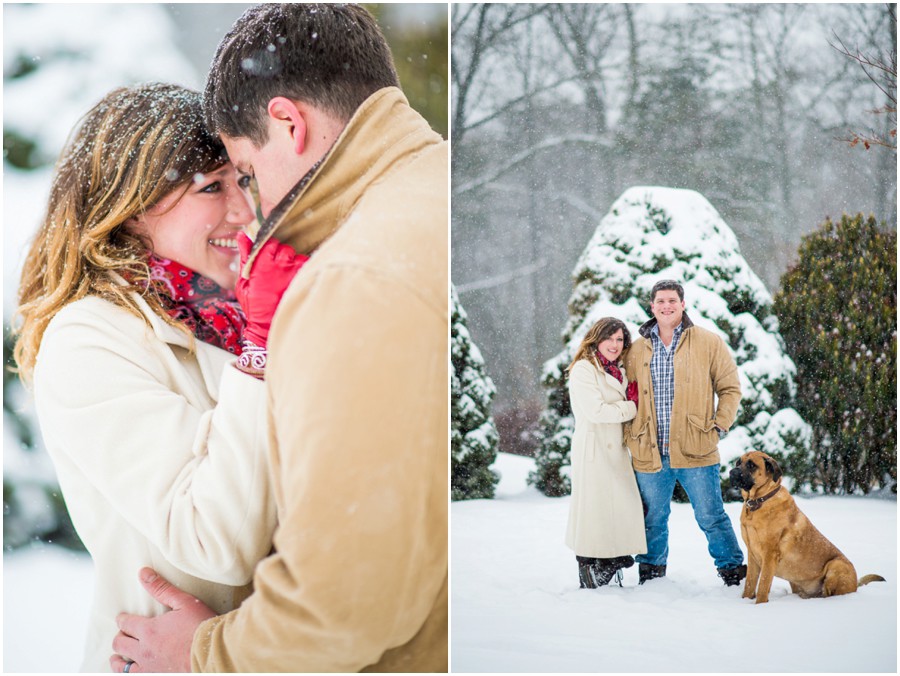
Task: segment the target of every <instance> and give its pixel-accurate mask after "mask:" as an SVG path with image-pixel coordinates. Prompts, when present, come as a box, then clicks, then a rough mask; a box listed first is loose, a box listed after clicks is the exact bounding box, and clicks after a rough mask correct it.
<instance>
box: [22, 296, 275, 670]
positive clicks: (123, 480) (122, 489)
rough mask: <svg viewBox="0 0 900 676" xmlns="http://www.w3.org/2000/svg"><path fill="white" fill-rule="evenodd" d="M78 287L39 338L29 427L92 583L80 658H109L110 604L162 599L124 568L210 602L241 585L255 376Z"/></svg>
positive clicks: (268, 521)
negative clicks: (34, 422) (36, 424)
mask: <svg viewBox="0 0 900 676" xmlns="http://www.w3.org/2000/svg"><path fill="white" fill-rule="evenodd" d="M135 298H137V301H138V303H139V305H140V307H141V309H142V311H143V312H144V314H145V315H146V316H147V317H148V318H149V319H150V323H151V326H152V328H150V327H148V326H147V325H146V323H145V322H143V321H142V320H141V319H140V318H138V317H136V316H134V315H132V314H130V313H128V312H127V311H125V310H124V309H122V308H119V307H117V306H115V305H113V304H112V303H110V302H108V301H106V300H103V299H101V298H98V297H93V296H89V297H87V298H84V299H82V300H79V301H76V302H74V303H71V304H70V305H67V306H66V307H65V308H63V309H62V310H61V311H60V312H59V313H58V314H57V315H56V316H55V317H54V318H53V320H52V321H51V322H50V324H49V326H48V327H47V330H46V332H45V334H44V337H43V340H42V341H41V347H40V351H39V354H38V360H37V365H36V368H35V371H34V397H35V403H36V406H37V413H38V418H39V421H40V426H41V433H42V435H43V438H44V442H45V444H46V447H47V450H48V451H49V454H50V456H51V458H52V459H53V462H54V464H55V466H56V471H57V475H58V478H59V483H60V486H61V488H62V492H63V496H64V497H65V500H66V505H67V506H68V509H69V513H70V515H71V517H72V521H73V523H74V525H75V528H76V530H77V531H78V534H79V536H80V537H81V539H82V541H83V542H84V544H85V546H86V547H87V549H88V551H89V552H90V553H91V556H92V558H93V560H94V569H95V573H96V586H95V591H94V600H93V607H92V609H91V616H90V624H89V626H88V627H87V633H88V639H87V647H86V653H85V657H84V662H83V664H82V670H83V671H100V672H108V671H109V657H110V654H111V653H112V640H113V637H114V636H115V635H116V632H117V631H118V628H117V627H116V621H115V620H116V615H117V614H118V613H120V612H128V613H135V614H138V615H158V614H160V613H162V612H163V611H164V608H163V606H161V605H159V604H158V603H156V602H155V601H154V600H153V599H152V598H151V597H150V596H149V595H148V594H147V593H146V592H145V591H144V589H143V588H142V587H141V585H140V583H139V582H138V578H137V574H138V570H139V569H140V568H141V567H142V566H150V567H152V568H154V569H156V570H157V571H158V572H159V573H161V574H162V575H163V576H164V577H165V578H167V579H168V580H170V581H171V582H172V583H173V584H175V585H177V586H178V587H180V588H181V589H183V590H185V591H187V592H189V593H191V594H193V595H195V596H197V597H199V598H200V599H201V600H202V601H203V602H204V603H206V604H207V605H209V606H211V607H212V608H213V609H215V610H216V611H217V612H227V611H229V610H231V609H232V608H234V607H236V606H237V605H238V604H239V603H240V601H241V600H242V599H243V598H244V597H246V596H247V595H248V594H249V591H250V590H249V588H248V587H246V585H247V584H248V583H249V582H250V580H251V577H252V574H253V569H254V567H255V566H256V563H257V562H258V561H259V560H260V559H261V558H263V557H264V556H265V555H266V554H268V553H269V551H270V550H271V546H272V534H273V531H274V528H275V505H274V499H273V496H272V494H271V488H270V483H269V480H268V464H267V454H266V452H265V450H266V445H267V438H266V434H267V432H266V403H265V389H264V385H263V383H262V382H261V381H258V380H256V379H255V378H253V377H251V376H248V375H246V374H244V373H241V372H239V371H238V370H237V369H235V368H234V367H233V366H231V365H229V362H231V361H233V360H234V355H232V354H230V353H228V352H226V351H225V350H222V349H219V348H217V347H214V346H211V345H208V344H206V343H203V342H200V341H196V343H195V344H196V350H197V351H196V354H191V353H190V351H189V349H188V348H189V345H190V337H189V336H188V335H187V334H185V333H183V332H181V331H179V330H178V329H176V328H174V327H172V326H170V325H168V324H166V323H165V322H164V321H163V320H162V319H161V318H159V317H157V316H156V315H155V314H154V313H153V311H152V310H151V309H150V308H149V306H147V304H146V303H145V302H144V301H143V300H142V299H140V298H139V297H137V296H135Z"/></svg>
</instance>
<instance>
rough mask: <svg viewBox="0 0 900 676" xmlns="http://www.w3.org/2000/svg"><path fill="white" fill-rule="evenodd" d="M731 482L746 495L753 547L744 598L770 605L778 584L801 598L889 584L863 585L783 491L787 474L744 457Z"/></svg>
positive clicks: (758, 458) (758, 455)
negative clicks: (782, 583)
mask: <svg viewBox="0 0 900 676" xmlns="http://www.w3.org/2000/svg"><path fill="white" fill-rule="evenodd" d="M729 477H730V479H731V485H732V486H737V487H738V488H740V489H741V493H742V494H743V496H744V508H743V509H742V510H741V535H742V536H743V538H744V544H746V545H747V579H746V581H745V583H744V594H743V598H745V599H752V598H755V599H756V602H757V603H766V602H767V601H768V600H769V590H770V589H771V588H772V578H773V577H774V576H776V575H777V576H778V577H780V578H782V579H785V580H787V581H788V582H790V584H791V591H793V592H794V593H795V594H799V595H800V597H801V598H812V597H818V596H835V595H837V594H849V593H850V592H855V591H856V589H857V587H858V586H860V585H864V584H867V583H869V582H875V581H876V580H877V581H880V582H884V578H883V577H881V576H880V575H866V576H865V577H863V578H862V579H860V580H859V581H857V579H856V569H855V568H854V567H853V564H852V563H850V561H849V560H848V559H847V557H846V556H844V555H843V554H841V552H840V550H839V549H838V548H837V547H835V546H834V545H833V544H831V542H829V541H828V539H827V538H826V537H825V536H824V535H822V534H821V533H820V532H819V531H818V530H817V529H816V527H815V526H813V525H812V524H811V523H810V521H809V519H807V518H806V515H805V514H804V513H803V512H801V511H800V509H799V508H798V507H797V504H796V503H795V502H794V498H793V497H791V494H790V493H788V491H787V489H786V488H784V487H782V485H781V468H780V467H779V466H778V463H776V462H775V461H774V460H773V459H772V458H771V457H769V456H768V455H766V454H765V453H762V452H760V451H751V452H750V453H745V454H744V455H742V456H741V458H740V460H739V461H738V463H737V464H736V465H735V467H734V469H732V470H731V472H730V474H729Z"/></svg>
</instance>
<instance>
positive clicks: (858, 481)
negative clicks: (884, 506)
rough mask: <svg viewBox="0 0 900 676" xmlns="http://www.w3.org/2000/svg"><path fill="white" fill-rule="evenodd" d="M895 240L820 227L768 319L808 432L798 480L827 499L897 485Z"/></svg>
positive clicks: (864, 228)
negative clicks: (790, 362)
mask: <svg viewBox="0 0 900 676" xmlns="http://www.w3.org/2000/svg"><path fill="white" fill-rule="evenodd" d="M896 282H897V233H896V231H893V230H890V231H886V230H880V229H879V228H878V224H877V222H876V220H875V218H874V216H870V217H869V218H865V217H864V216H863V215H862V214H858V215H856V216H853V217H851V216H848V215H846V214H844V216H843V217H842V218H841V220H840V222H837V223H834V222H832V221H831V220H830V219H827V220H826V221H825V222H824V223H823V224H822V226H821V227H820V228H819V229H818V230H817V231H816V232H814V233H812V234H811V235H808V236H806V237H805V238H804V239H803V243H802V244H801V246H800V258H799V261H798V262H797V264H796V265H794V266H793V267H792V268H791V269H790V270H788V272H787V273H785V275H784V276H783V277H782V279H781V291H780V292H779V293H778V294H777V295H776V297H775V312H776V314H777V315H778V318H779V320H780V321H781V327H782V335H783V336H784V340H785V342H786V344H787V348H788V352H789V353H790V354H791V356H792V357H793V359H794V361H795V362H796V364H797V385H798V394H797V408H798V410H799V411H800V413H801V415H803V417H804V418H805V419H806V420H808V421H809V422H810V424H811V425H812V428H813V439H814V443H813V448H814V449H815V458H814V460H815V462H814V463H810V464H809V465H808V466H806V467H804V468H803V469H804V470H805V471H806V472H807V473H808V475H807V477H806V479H807V480H808V481H809V482H811V483H814V484H817V485H821V486H822V487H823V489H824V490H825V491H826V492H829V493H835V492H843V493H849V492H852V491H855V490H862V491H863V492H865V493H867V492H868V491H869V490H870V489H872V488H874V487H876V486H885V485H892V486H893V488H894V490H895V491H896V482H897V406H896V404H897V286H896Z"/></svg>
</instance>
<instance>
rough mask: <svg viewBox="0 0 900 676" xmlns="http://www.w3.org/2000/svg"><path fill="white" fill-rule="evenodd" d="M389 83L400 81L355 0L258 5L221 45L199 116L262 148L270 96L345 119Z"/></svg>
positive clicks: (369, 19) (367, 16) (388, 52)
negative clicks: (349, 0)
mask: <svg viewBox="0 0 900 676" xmlns="http://www.w3.org/2000/svg"><path fill="white" fill-rule="evenodd" d="M391 86H395V87H396V86H399V79H398V78H397V71H396V69H395V68H394V59H393V57H392V55H391V50H390V47H388V44H387V41H386V40H385V38H384V35H383V34H382V32H381V29H380V28H379V27H378V24H377V23H376V22H375V19H374V17H373V16H372V15H371V14H369V12H367V11H366V10H365V9H363V8H362V7H360V6H359V5H347V4H339V5H331V4H314V3H284V4H281V3H273V4H262V5H257V6H255V7H252V8H250V9H248V10H247V11H246V12H244V14H243V15H242V16H241V17H240V18H239V19H238V20H237V21H236V22H235V24H234V26H232V27H231V30H230V31H229V32H228V34H227V35H226V36H225V37H224V38H222V41H221V42H220V43H219V48H218V50H217V51H216V55H215V57H214V58H213V62H212V66H211V68H210V72H209V77H208V78H207V80H206V90H205V92H204V95H203V113H204V117H205V119H206V124H207V126H208V127H209V129H210V131H211V132H212V133H214V134H216V135H222V134H225V135H227V136H231V137H235V138H249V139H250V140H251V141H253V143H254V144H256V145H257V146H261V145H263V144H264V143H265V142H266V140H267V138H268V132H267V125H266V119H267V107H268V105H269V101H270V100H272V99H273V98H275V97H276V96H284V97H287V98H289V99H295V100H300V101H304V102H305V103H308V104H311V105H314V106H316V107H318V108H321V109H323V110H325V111H326V112H328V113H329V114H331V115H333V116H335V117H337V118H339V119H341V120H343V121H345V122H346V121H347V120H349V119H350V118H351V117H352V116H353V113H354V112H355V111H356V109H357V108H358V107H359V105H360V104H361V103H362V102H363V101H365V100H366V99H367V98H368V97H369V96H371V95H372V94H373V93H375V92H376V91H378V90H379V89H382V88H383V87H391Z"/></svg>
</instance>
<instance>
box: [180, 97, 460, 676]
mask: <svg viewBox="0 0 900 676" xmlns="http://www.w3.org/2000/svg"><path fill="white" fill-rule="evenodd" d="M448 159H449V158H448V147H447V143H445V142H444V141H442V140H441V138H440V136H439V135H438V134H436V133H434V132H433V131H432V130H431V129H430V128H429V126H428V124H427V122H426V121H425V120H424V119H423V118H422V117H421V116H420V115H419V114H418V113H416V112H415V111H414V110H413V109H412V108H410V107H409V104H408V103H407V101H406V99H405V97H404V96H403V94H402V93H401V92H400V90H399V89H396V88H394V87H389V88H386V89H382V90H380V91H378V92H376V93H375V94H373V95H372V96H371V97H370V98H369V99H368V100H366V101H365V102H364V103H363V104H362V105H361V107H360V108H359V109H358V110H357V112H356V114H355V115H354V117H353V118H352V119H351V120H350V122H349V123H348V125H347V127H346V128H345V130H344V131H343V133H342V134H341V136H340V137H339V138H338V140H337V142H336V144H335V146H334V147H333V149H332V150H331V152H330V153H329V155H328V156H327V159H326V160H325V161H324V162H323V163H322V164H321V165H320V167H319V168H318V170H317V172H316V173H315V175H314V177H313V178H312V180H311V181H310V182H309V183H307V184H305V187H304V188H302V189H298V190H296V191H292V194H290V195H288V197H287V198H286V201H285V202H283V203H282V205H280V206H279V207H276V209H275V210H274V211H273V214H272V216H270V218H269V220H268V221H267V222H266V223H265V224H263V226H262V228H261V231H260V234H259V236H258V237H257V241H256V242H255V245H254V246H255V248H258V247H259V246H261V245H262V242H263V241H265V238H266V237H267V233H271V232H272V231H273V230H274V233H275V235H276V236H277V237H278V239H280V240H282V241H285V242H287V243H288V244H290V245H291V246H293V247H294V248H295V249H296V250H298V251H300V252H303V253H310V252H311V253H312V257H311V258H310V260H309V262H308V263H306V264H305V265H304V266H303V269H301V270H300V272H299V273H298V274H297V276H296V277H295V278H294V281H293V283H292V284H291V286H290V287H289V288H288V290H287V292H286V293H285V295H284V297H283V298H282V300H281V304H280V305H279V308H278V311H277V312H276V314H275V318H274V321H273V323H272V329H271V333H270V334H269V346H268V347H269V364H268V367H267V373H266V387H267V389H268V393H269V402H270V408H269V410H270V415H271V448H272V469H273V476H274V485H275V492H276V498H277V503H278V516H279V527H278V529H277V531H276V533H275V546H276V553H275V554H273V555H272V556H270V557H269V558H267V559H265V560H264V561H263V562H262V563H260V565H259V567H258V568H257V571H256V576H255V577H254V589H255V591H254V593H253V595H252V596H251V597H250V598H248V599H247V600H246V601H245V602H244V604H243V605H242V606H241V607H240V608H239V609H238V610H236V611H234V612H231V613H229V614H227V615H224V616H221V617H218V618H213V619H211V620H208V621H207V622H205V623H204V624H202V625H200V627H199V629H198V630H197V632H196V633H195V634H194V643H193V649H192V666H193V670H194V671H242V672H246V671H250V672H285V671H297V672H335V671H336V672H353V671H361V670H365V671H393V672H397V671H406V672H409V671H412V672H433V671H446V670H447V628H448V627H447V536H448V534H447V514H448V498H449V495H448V493H449V491H448V465H449V462H448V440H449V436H448V422H447V421H448V413H449V408H448V390H449V373H448V372H449V366H448V364H449V354H448V335H449V333H448V328H449V317H448V315H449V298H448V269H447V264H448V218H447V206H448V205H447V188H448V169H449V167H448ZM293 193H296V194H293ZM252 262H253V258H252V255H251V259H250V261H249V264H250V265H252Z"/></svg>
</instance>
